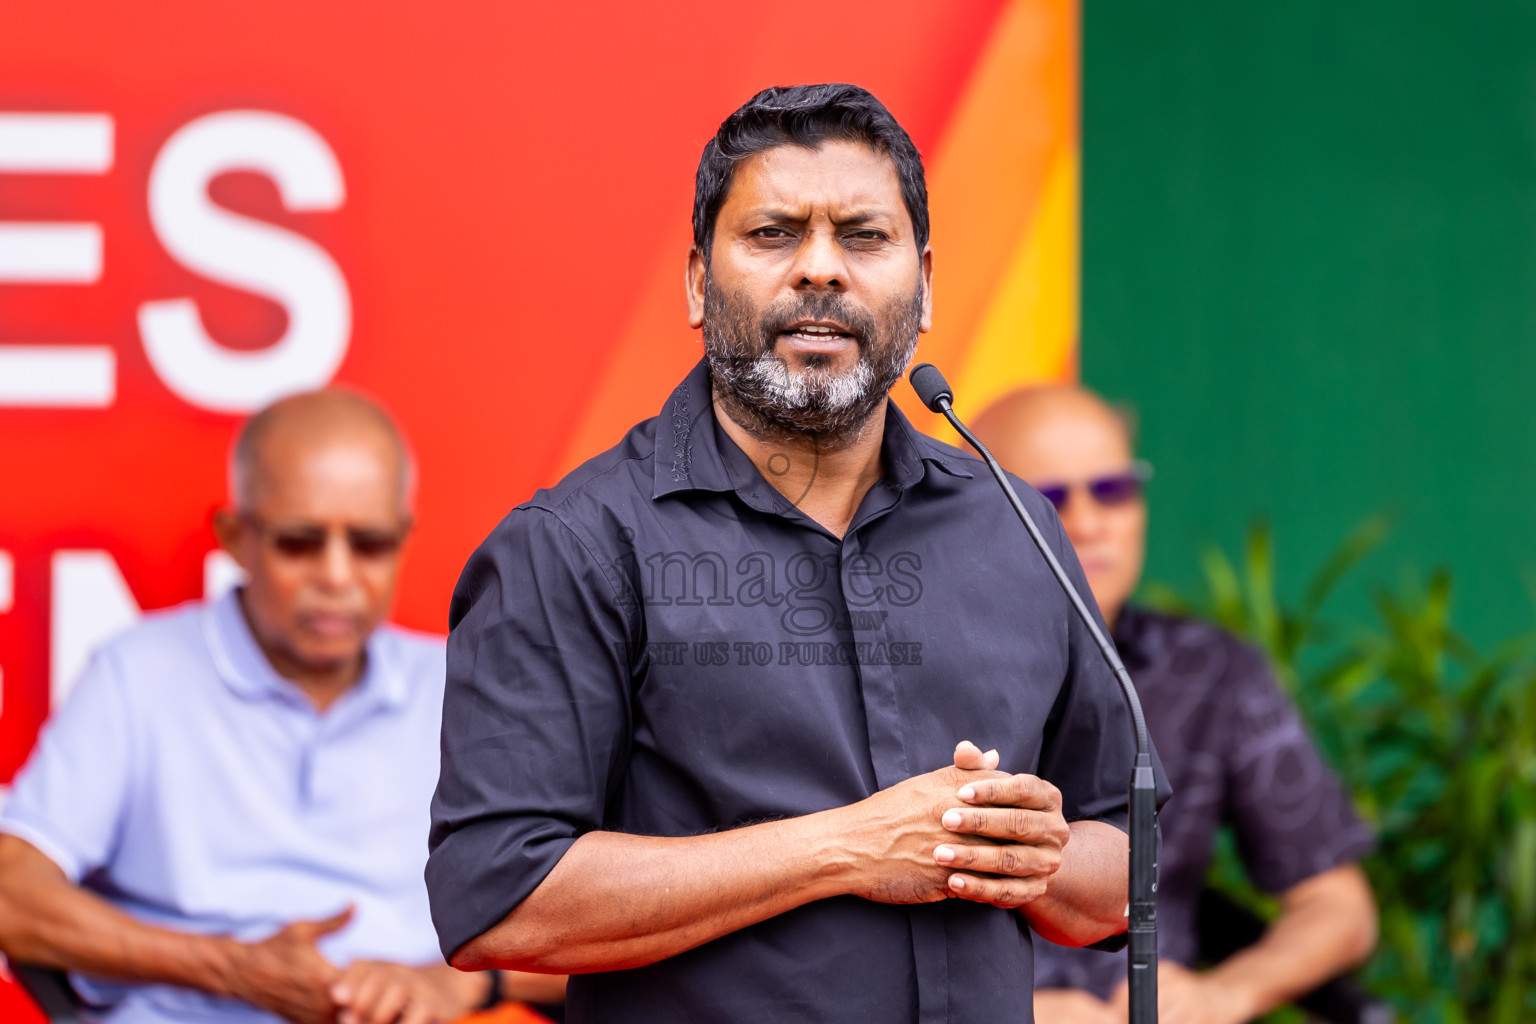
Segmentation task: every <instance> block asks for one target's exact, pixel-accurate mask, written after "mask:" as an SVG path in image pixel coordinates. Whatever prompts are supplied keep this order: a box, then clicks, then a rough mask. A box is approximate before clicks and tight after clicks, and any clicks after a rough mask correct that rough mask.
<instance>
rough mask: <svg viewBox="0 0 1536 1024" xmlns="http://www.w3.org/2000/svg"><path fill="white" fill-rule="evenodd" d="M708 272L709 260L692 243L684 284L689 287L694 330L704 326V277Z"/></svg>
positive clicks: (691, 323)
mask: <svg viewBox="0 0 1536 1024" xmlns="http://www.w3.org/2000/svg"><path fill="white" fill-rule="evenodd" d="M708 273H709V260H708V259H707V258H706V257H705V255H704V254H703V253H702V252H700V251H699V247H698V246H696V245H690V246H689V247H688V273H687V275H686V280H685V281H684V286H685V287H686V288H687V289H688V326H689V327H692V328H693V329H694V330H698V329H699V328H700V327H703V326H704V279H705V277H706V276H708Z"/></svg>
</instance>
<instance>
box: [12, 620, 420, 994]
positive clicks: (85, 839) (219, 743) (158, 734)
mask: <svg viewBox="0 0 1536 1024" xmlns="http://www.w3.org/2000/svg"><path fill="white" fill-rule="evenodd" d="M367 650H368V657H367V668H366V671H365V673H364V675H363V678H362V679H361V680H360V681H359V682H358V684H357V685H356V686H354V687H353V688H352V689H351V690H349V691H347V692H346V693H345V694H344V695H343V696H342V697H340V698H339V699H338V700H337V701H336V702H335V703H334V704H332V705H331V707H330V708H329V709H328V710H327V711H326V712H325V713H324V714H321V713H319V712H317V711H316V710H315V708H314V705H313V704H311V703H310V702H309V701H308V699H307V698H305V696H304V695H303V693H302V692H301V691H300V690H299V689H298V687H296V686H295V685H294V684H293V683H291V682H289V681H288V680H286V679H283V678H282V677H280V676H278V674H277V673H276V672H275V671H274V670H273V669H272V666H271V665H270V664H269V663H268V662H267V659H266V657H265V656H264V655H263V654H262V653H261V649H260V648H259V647H258V646H257V645H256V641H255V638H254V637H253V636H252V635H251V632H250V628H249V627H248V626H247V624H246V622H245V618H244V616H243V615H242V614H241V612H240V607H239V604H238V601H237V599H236V596H235V594H234V593H230V594H228V595H226V596H225V597H223V598H221V599H219V600H218V601H216V602H214V603H212V604H203V603H191V604H186V605H182V606H181V607H179V608H176V609H173V610H171V611H167V612H161V613H157V614H153V615H150V616H148V617H146V618H145V619H144V620H143V621H142V622H141V623H140V624H139V625H137V626H135V627H134V628H133V629H130V630H129V631H127V632H126V633H124V634H122V635H121V636H119V637H117V638H116V639H114V640H112V641H110V642H109V643H107V644H105V645H104V646H103V647H102V648H101V649H100V650H99V651H98V652H97V653H96V655H95V658H94V659H93V660H92V662H91V665H90V667H89V668H88V669H87V670H86V673H85V675H84V676H83V677H82V679H81V681H80V683H79V685H78V686H77V687H76V688H75V690H74V691H73V693H71V695H70V697H69V699H68V700H67V701H66V702H65V705H64V707H63V708H62V709H60V710H59V711H58V712H57V713H56V714H55V715H54V716H53V718H52V719H51V720H50V721H49V723H48V724H47V726H46V727H45V728H44V730H43V733H42V736H41V738H40V739H39V741H38V745H37V748H36V749H35V750H34V751H33V753H32V756H31V759H30V760H29V761H28V762H27V764H26V767H25V768H23V769H22V771H21V773H20V774H19V775H18V776H17V778H16V781H15V789H14V791H13V792H12V794H11V798H10V801H9V802H8V803H7V804H6V806H5V810H4V813H3V814H0V831H5V832H9V833H11V834H13V835H16V836H20V837H21V838H22V839H25V840H27V841H28V842H29V843H31V844H32V845H34V846H36V847H37V848H38V849H39V850H41V851H42V852H44V853H45V854H47V855H48V856H49V857H50V858H52V859H53V860H54V861H55V862H56V863H57V864H58V865H59V867H60V868H62V869H63V870H64V873H65V874H66V875H68V876H69V878H70V879H71V880H73V881H76V882H80V883H82V884H84V885H85V886H87V887H89V888H90V889H92V890H94V891H95V892H97V893H99V894H101V895H102V896H104V897H105V898H107V899H108V900H110V901H111V902H112V903H114V904H116V905H117V906H118V907H120V908H121V909H123V910H125V911H127V912H128V913H130V914H132V915H134V916H135V917H137V918H139V919H141V920H143V921H146V922H149V923H152V924H156V925H161V926H164V927H167V928H175V929H179V930H182V931H189V932H206V933H224V934H230V935H233V936H235V937H237V938H241V939H259V938H262V937H264V936H266V935H269V934H271V933H272V932H273V931H275V930H276V929H278V928H279V927H281V926H282V925H283V924H285V923H288V922H290V921H294V920H298V919H311V918H322V917H326V916H329V915H331V914H334V913H336V912H337V911H338V910H340V909H341V908H342V907H344V906H345V905H346V904H348V903H352V904H355V906H356V908H357V909H356V913H355V916H354V917H353V919H352V922H351V924H350V925H348V926H347V927H346V928H345V929H343V930H341V931H339V932H336V933H334V934H332V935H330V936H329V937H327V938H326V939H324V940H322V942H321V947H320V948H321V952H323V953H324V954H325V956H326V957H328V958H329V959H330V960H331V961H332V962H333V963H335V964H337V965H338V966H344V965H346V964H347V963H349V962H351V961H352V960H354V959H358V958H371V959H386V960H394V961H397V962H403V963H411V964H425V963H432V962H441V954H440V953H439V952H438V948H437V936H436V933H435V932H434V931H433V928H432V921H431V918H430V916H429V914H428V910H427V892H426V886H425V883H424V882H423V880H422V870H423V868H424V867H425V865H426V859H427V827H428V805H429V804H430V802H431V799H432V791H433V788H434V786H435V785H436V783H437V773H438V729H439V723H440V722H441V716H442V704H443V675H444V667H443V642H442V641H441V640H440V639H437V638H435V637H427V636H423V635H418V634H414V633H409V632H407V631H405V630H402V629H399V628H396V627H393V626H385V627H383V628H381V629H379V630H377V631H376V632H375V633H374V635H373V636H372V637H371V638H370V639H369V641H368V648H367ZM77 985H78V986H79V987H80V988H81V989H82V992H83V993H84V994H86V995H87V997H88V998H90V999H91V1000H92V1001H93V1002H97V1001H102V1002H110V1003H113V1004H115V1008H114V1009H113V1010H112V1011H111V1012H110V1013H108V1014H107V1015H106V1017H105V1019H106V1020H107V1021H110V1022H111V1024H146V1022H166V1021H169V1022H207V1021H212V1020H218V1021H240V1022H245V1021H272V1020H276V1019H277V1018H273V1017H270V1016H268V1015H266V1014H263V1013H260V1012H258V1011H256V1010H254V1009H252V1008H250V1007H246V1006H243V1005H240V1004H236V1003H232V1002H230V1001H227V1000H221V999H216V998H214V997H212V996H208V995H205V994H202V993H199V992H193V991H189V990H187V989H179V988H174V987H171V986H166V985H150V986H123V985H121V984H117V983H112V982H107V981H105V980H102V979H84V978H80V979H77Z"/></svg>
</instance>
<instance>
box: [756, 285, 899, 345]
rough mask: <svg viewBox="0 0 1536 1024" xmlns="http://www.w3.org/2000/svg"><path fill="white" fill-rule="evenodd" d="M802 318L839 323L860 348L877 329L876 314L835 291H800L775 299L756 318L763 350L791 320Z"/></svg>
mask: <svg viewBox="0 0 1536 1024" xmlns="http://www.w3.org/2000/svg"><path fill="white" fill-rule="evenodd" d="M803 320H828V321H832V322H834V323H837V324H840V325H842V327H843V329H844V330H846V331H847V332H848V333H849V334H851V335H853V339H854V341H856V342H858V343H859V346H860V347H861V348H862V347H863V345H864V343H865V341H866V340H867V339H869V338H870V337H872V336H874V335H875V334H876V332H877V331H878V325H877V324H876V323H875V318H874V317H873V316H872V315H870V313H869V311H868V310H866V309H864V308H863V307H861V306H857V305H855V304H854V303H852V302H849V301H848V300H847V299H845V298H844V297H843V296H841V295H838V294H836V293H834V292H821V293H817V294H812V295H801V296H800V297H799V298H797V299H791V300H786V301H783V302H776V303H774V304H773V305H772V306H769V307H768V309H767V310H765V311H764V312H763V315H762V317H761V318H759V320H758V327H759V328H760V330H761V331H762V340H763V344H764V351H768V350H769V349H771V348H772V347H773V341H774V339H775V338H777V337H778V336H779V335H780V334H782V333H784V332H785V331H787V330H789V328H790V326H791V325H792V324H797V323H800V322H801V321H803Z"/></svg>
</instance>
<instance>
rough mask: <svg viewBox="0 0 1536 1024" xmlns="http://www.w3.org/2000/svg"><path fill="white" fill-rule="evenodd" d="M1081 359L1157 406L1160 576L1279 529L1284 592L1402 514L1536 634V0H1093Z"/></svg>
mask: <svg viewBox="0 0 1536 1024" xmlns="http://www.w3.org/2000/svg"><path fill="white" fill-rule="evenodd" d="M1083 96H1084V112H1083V118H1084V123H1083V140H1084V141H1083V154H1084V168H1083V260H1084V266H1083V341H1082V352H1083V374H1084V379H1085V381H1086V382H1087V383H1088V384H1090V385H1091V386H1093V387H1095V388H1098V389H1100V390H1102V391H1103V392H1105V393H1106V394H1107V395H1109V396H1110V397H1111V398H1116V399H1124V400H1128V401H1130V402H1132V403H1133V404H1134V405H1135V406H1137V408H1138V409H1139V411H1140V416H1141V424H1142V450H1143V453H1144V454H1145V455H1146V456H1147V457H1148V458H1149V459H1151V460H1152V461H1153V463H1154V464H1155V465H1156V468H1157V477H1156V480H1155V481H1154V483H1153V485H1152V486H1153V490H1152V496H1151V502H1152V517H1153V518H1152V539H1151V550H1150V553H1149V565H1148V575H1149V578H1153V579H1160V580H1164V581H1167V582H1170V583H1173V584H1174V585H1175V586H1180V587H1184V588H1189V587H1191V586H1193V584H1194V581H1195V580H1196V578H1197V569H1196V562H1195V549H1196V547H1197V545H1198V544H1199V543H1200V542H1202V541H1206V540H1216V541H1218V542H1220V543H1222V544H1224V545H1225V546H1226V547H1227V549H1228V550H1229V551H1235V550H1236V548H1237V546H1238V544H1239V542H1240V538H1241V535H1242V533H1243V531H1244V528H1245V526H1246V524H1247V523H1248V521H1249V520H1250V519H1252V518H1253V517H1254V516H1258V515H1262V516H1266V517H1268V518H1269V519H1270V521H1271V522H1272V524H1273V526H1274V528H1275V533H1276V537H1277V542H1278V547H1279V552H1278V555H1279V563H1280V567H1281V571H1282V574H1285V575H1286V577H1287V578H1286V579H1285V580H1283V584H1282V591H1283V592H1284V591H1285V590H1286V589H1287V587H1288V588H1289V589H1290V590H1291V591H1292V592H1293V593H1294V591H1295V590H1296V589H1298V588H1299V586H1300V584H1301V582H1302V579H1303V577H1304V576H1305V575H1307V574H1308V573H1310V572H1311V570H1313V569H1314V568H1316V567H1317V566H1318V565H1319V564H1320V563H1321V561H1322V559H1323V558H1324V557H1325V555H1326V554H1327V552H1328V551H1330V550H1331V549H1332V547H1333V546H1334V545H1335V544H1336V543H1337V542H1338V540H1339V539H1340V538H1342V537H1343V535H1344V534H1345V533H1346V532H1347V531H1348V530H1349V529H1350V528H1351V527H1352V526H1354V525H1355V524H1356V523H1358V522H1359V521H1360V520H1362V519H1363V518H1365V517H1366V516H1368V515H1369V514H1371V513H1373V512H1376V511H1387V512H1390V513H1392V514H1393V516H1394V518H1395V520H1396V524H1397V525H1396V529H1395V531H1394V533H1393V537H1392V540H1391V541H1390V543H1389V544H1388V545H1386V546H1385V547H1383V548H1382V549H1381V550H1380V551H1379V552H1378V553H1377V554H1376V555H1374V556H1373V557H1372V558H1371V559H1370V560H1369V561H1368V562H1367V563H1366V565H1365V566H1364V567H1363V568H1362V569H1361V570H1359V571H1357V574H1356V578H1355V581H1354V582H1353V584H1352V586H1351V587H1348V588H1346V589H1345V591H1344V592H1343V593H1341V595H1340V598H1339V605H1338V610H1341V611H1344V612H1346V613H1349V614H1362V613H1364V611H1365V604H1364V602H1365V600H1366V597H1365V594H1366V590H1367V585H1366V584H1367V581H1368V580H1370V579H1377V580H1382V581H1387V582H1396V581H1397V580H1398V576H1399V573H1402V572H1404V571H1405V570H1406V569H1419V570H1424V569H1428V568H1431V567H1434V566H1447V567H1449V568H1450V569H1452V570H1453V572H1454V574H1455V580H1456V603H1455V620H1456V621H1458V622H1459V623H1460V625H1461V626H1462V628H1463V629H1464V630H1465V631H1466V632H1467V633H1468V634H1469V635H1470V636H1471V637H1472V638H1473V639H1474V640H1477V641H1479V642H1481V643H1485V644H1486V643H1488V642H1490V641H1492V640H1494V639H1497V638H1500V637H1502V636H1505V635H1507V634H1509V633H1512V632H1514V631H1517V630H1522V629H1526V628H1529V627H1530V626H1531V625H1532V622H1533V611H1532V609H1533V602H1532V598H1531V596H1530V595H1531V585H1532V582H1533V577H1536V538H1533V536H1532V525H1533V522H1536V515H1533V508H1536V437H1533V433H1536V431H1533V427H1536V401H1533V389H1536V4H1530V3H1524V4H1522V3H1515V2H1498V3H1481V4H1466V5H1454V4H1450V3H1445V4H1428V3H1402V2H1392V3H1388V2H1379V0H1378V2H1355V3H1349V4H1338V3H1331V4H1324V3H1320V2H1315V0H1309V2H1287V3H1283V4H1223V3H1214V2H1212V3H1190V2H1187V0H1183V2H1180V0H1175V2H1172V3H1158V4H1151V3H1143V2H1129V0H1088V2H1086V3H1085V4H1084V64H1083Z"/></svg>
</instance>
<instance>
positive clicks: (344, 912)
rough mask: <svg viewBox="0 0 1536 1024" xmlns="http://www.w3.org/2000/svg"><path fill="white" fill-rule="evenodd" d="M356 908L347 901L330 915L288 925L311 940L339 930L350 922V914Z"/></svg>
mask: <svg viewBox="0 0 1536 1024" xmlns="http://www.w3.org/2000/svg"><path fill="white" fill-rule="evenodd" d="M356 909H357V908H356V907H354V906H353V905H352V904H350V903H348V904H347V905H346V906H345V907H343V908H342V909H341V911H340V912H338V913H335V914H332V915H331V916H330V917H325V918H321V919H320V920H318V921H296V922H294V923H293V924H292V925H291V926H290V927H292V928H293V930H294V931H295V932H298V933H299V934H300V935H302V936H303V937H304V938H306V939H308V940H309V941H311V942H313V941H315V940H316V939H318V938H320V937H321V936H323V935H329V934H331V932H336V931H340V930H341V929H343V928H345V927H346V926H347V925H348V924H350V923H351V922H352V914H353V912H354V911H355V910H356Z"/></svg>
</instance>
